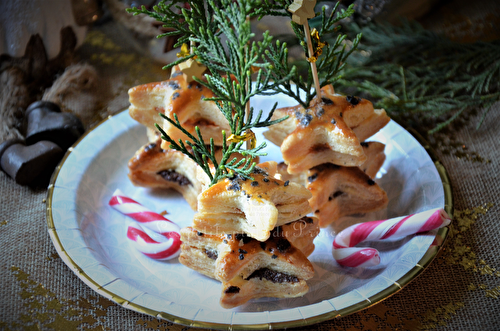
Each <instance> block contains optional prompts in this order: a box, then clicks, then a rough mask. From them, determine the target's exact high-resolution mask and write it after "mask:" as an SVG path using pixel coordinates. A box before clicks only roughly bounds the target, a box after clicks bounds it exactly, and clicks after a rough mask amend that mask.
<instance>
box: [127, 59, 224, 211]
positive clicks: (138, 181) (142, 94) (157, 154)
mask: <svg viewBox="0 0 500 331" xmlns="http://www.w3.org/2000/svg"><path fill="white" fill-rule="evenodd" d="M176 69H178V68H174V70H173V72H172V75H171V78H170V79H169V80H167V81H163V82H157V83H150V84H145V85H139V86H136V87H133V88H131V89H130V90H129V101H130V104H131V106H130V108H129V113H130V116H131V117H132V118H133V119H135V120H136V121H138V122H139V123H141V124H143V125H145V126H146V127H147V128H148V140H149V143H148V144H147V145H145V146H143V147H142V148H140V149H139V150H138V151H137V152H136V154H135V156H134V157H133V158H132V159H131V160H130V162H129V165H128V166H129V178H130V180H131V181H132V183H133V184H134V185H136V186H140V187H151V188H166V189H167V188H171V189H174V190H176V191H178V192H180V193H181V194H182V195H183V196H184V198H185V199H186V201H187V202H188V203H189V205H190V206H191V208H192V209H193V210H196V209H197V196H198V194H200V193H201V189H202V187H201V184H200V182H199V181H198V180H197V174H196V169H197V167H198V166H197V164H196V163H195V162H194V161H193V160H192V159H190V158H189V157H188V156H187V155H185V154H183V153H182V152H180V151H177V150H174V149H170V147H169V143H168V142H166V141H164V140H162V139H161V138H160V137H159V136H158V134H156V132H157V130H156V128H155V123H158V124H160V123H161V124H162V128H163V130H164V131H165V132H166V133H167V134H168V135H169V136H170V137H171V138H172V139H174V140H175V141H178V140H179V139H181V140H182V141H184V140H186V139H188V137H187V135H186V134H184V133H183V132H182V131H180V130H178V129H177V128H176V127H174V126H173V125H172V124H171V123H170V122H168V121H167V120H165V119H163V118H162V117H161V116H160V115H159V113H163V114H165V115H166V116H167V117H169V118H170V119H172V120H174V114H176V116H177V119H178V120H179V123H180V124H181V125H182V127H183V128H184V129H185V130H186V131H188V132H189V133H190V134H192V135H196V131H195V127H196V126H198V127H199V129H200V132H201V134H202V136H204V137H207V139H208V138H212V139H213V140H214V145H215V146H216V148H220V146H222V134H221V132H222V130H226V131H227V132H230V131H231V129H230V128H229V124H228V122H227V120H226V118H225V117H224V116H223V115H222V113H221V112H220V111H219V109H218V108H217V106H216V105H215V103H213V102H207V101H204V100H203V99H204V98H211V97H214V95H213V93H212V91H210V90H208V89H207V88H205V87H203V86H202V85H201V84H199V83H197V82H191V83H187V82H186V79H185V78H184V75H182V73H181V72H180V71H176ZM219 157H220V156H219Z"/></svg>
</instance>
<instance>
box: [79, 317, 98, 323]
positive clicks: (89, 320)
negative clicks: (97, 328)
mask: <svg viewBox="0 0 500 331" xmlns="http://www.w3.org/2000/svg"><path fill="white" fill-rule="evenodd" d="M96 322H98V320H96V319H95V318H94V316H92V315H85V316H83V318H82V323H87V324H88V325H92V324H94V323H96Z"/></svg>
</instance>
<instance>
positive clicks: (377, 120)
mask: <svg viewBox="0 0 500 331" xmlns="http://www.w3.org/2000/svg"><path fill="white" fill-rule="evenodd" d="M390 120H391V118H390V117H389V116H387V114H386V112H385V110H384V109H375V110H374V111H373V114H372V115H370V116H369V117H368V118H366V119H365V120H364V121H363V122H361V123H359V124H358V125H355V126H352V127H351V129H352V131H353V132H354V134H355V135H356V137H358V139H359V141H365V140H366V139H368V138H370V137H371V136H373V135H374V134H375V133H377V132H379V131H380V129H382V128H383V127H384V126H386V125H387V123H389V122H390Z"/></svg>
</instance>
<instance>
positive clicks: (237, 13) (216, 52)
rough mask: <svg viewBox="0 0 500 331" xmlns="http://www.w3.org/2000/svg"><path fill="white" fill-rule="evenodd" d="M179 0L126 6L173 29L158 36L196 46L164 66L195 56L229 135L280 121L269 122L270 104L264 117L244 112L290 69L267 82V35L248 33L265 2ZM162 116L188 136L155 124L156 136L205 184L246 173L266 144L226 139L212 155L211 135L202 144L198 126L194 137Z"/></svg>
mask: <svg viewBox="0 0 500 331" xmlns="http://www.w3.org/2000/svg"><path fill="white" fill-rule="evenodd" d="M183 3H184V2H180V1H176V0H174V1H162V2H161V3H160V4H158V5H157V6H155V7H154V8H153V11H149V10H147V9H146V8H145V7H144V6H143V7H142V8H140V9H139V8H130V9H128V11H129V12H131V13H133V14H134V15H138V14H147V15H149V16H151V17H154V18H155V19H157V20H159V21H161V22H162V23H163V24H164V26H165V27H170V28H173V29H174V31H172V32H168V33H166V34H163V35H160V37H161V36H173V35H179V36H180V38H179V42H178V44H177V45H180V44H182V43H187V42H190V43H194V45H196V46H195V47H194V48H193V53H192V54H191V55H188V56H185V57H183V58H180V59H179V60H178V61H176V62H174V63H171V64H169V65H167V66H166V68H171V67H173V66H175V65H177V64H179V63H181V62H183V61H186V60H187V59H189V58H192V57H194V56H196V60H197V61H199V62H200V63H201V64H203V65H205V66H206V67H207V68H208V70H209V72H210V73H209V74H206V75H205V78H206V80H200V79H196V81H197V82H199V83H200V84H202V85H204V86H205V87H207V88H209V89H210V90H212V91H213V92H214V94H215V97H214V98H207V99H206V100H207V101H214V102H215V104H216V105H217V106H218V107H219V110H220V111H221V112H222V113H223V114H224V116H225V118H226V119H227V120H228V122H229V126H230V127H231V133H232V134H234V135H237V136H241V135H243V134H244V132H245V131H246V130H251V129H252V128H257V127H267V126H270V125H273V124H275V123H278V122H280V121H282V120H284V119H285V118H283V119H280V120H274V121H271V117H272V115H273V112H274V109H276V105H274V107H273V108H272V109H271V111H270V113H269V116H267V117H266V118H265V119H264V118H262V110H259V111H258V112H257V115H256V116H255V117H254V109H253V108H250V111H249V112H248V114H246V113H245V112H246V104H247V103H248V102H249V100H250V98H251V97H253V96H255V95H258V94H261V93H262V91H264V90H268V89H272V88H273V87H274V86H276V85H278V84H281V83H283V82H284V81H288V80H289V79H290V76H291V75H292V74H293V70H292V71H291V72H290V73H287V74H286V75H283V76H282V77H279V78H278V79H275V80H274V81H271V79H270V78H271V76H272V75H271V69H272V66H271V65H270V64H269V62H266V61H265V55H264V54H265V51H266V50H267V49H268V48H270V47H272V44H273V42H272V37H271V36H270V35H269V33H268V32H266V33H264V34H263V36H262V40H261V41H259V42H256V41H254V40H253V38H254V34H253V33H252V32H251V29H250V28H251V26H250V21H249V20H248V17H252V16H256V15H257V16H258V15H264V14H266V13H267V12H266V10H265V8H266V7H265V6H261V5H259V3H257V2H255V1H250V0H247V1H238V2H233V1H230V0H220V1H217V2H216V1H214V0H208V1H206V2H205V1H200V0H191V1H189V5H190V8H191V9H189V10H188V9H185V8H182V7H181V4H183ZM269 8H270V9H269V10H275V9H273V8H274V5H269ZM178 12H180V14H179V13H178ZM222 35H224V36H225V37H226V38H227V42H226V43H223V41H222V40H221V36H222ZM278 44H279V42H278ZM255 70H257V72H256V78H255V80H254V84H252V80H251V76H252V74H254V71H255ZM273 78H276V77H273ZM163 117H164V118H165V119H166V120H168V121H169V122H170V123H172V125H174V126H175V127H177V128H178V129H179V130H181V131H182V132H183V133H185V134H186V135H187V136H188V137H189V139H190V140H191V141H186V142H185V143H184V142H183V141H181V140H179V141H174V140H173V139H171V138H170V137H169V136H168V135H167V134H166V133H165V132H164V131H163V130H161V128H160V127H159V126H157V128H158V129H159V130H160V131H161V133H162V135H163V136H162V138H163V139H165V140H167V141H168V142H170V144H171V148H174V149H176V150H179V151H181V152H183V153H184V154H186V155H188V156H189V157H190V158H191V159H193V160H194V161H195V162H196V163H198V164H199V165H200V166H201V167H202V169H203V170H204V171H205V173H206V174H207V175H208V176H209V178H210V180H211V185H213V184H215V183H217V181H218V180H220V179H221V178H224V177H228V176H232V175H233V173H237V174H238V175H240V176H242V177H246V178H250V177H249V176H250V173H251V171H252V170H253V168H254V166H255V163H254V162H251V160H252V159H253V158H255V157H256V156H259V155H265V153H262V152H261V151H262V149H263V148H264V147H265V146H266V144H265V143H262V144H260V145H259V146H257V147H256V148H253V149H243V148H242V144H243V142H240V143H234V142H232V143H230V144H228V145H226V144H224V145H223V146H222V153H223V156H222V159H221V160H217V159H216V158H215V150H214V145H213V139H212V138H210V142H209V146H208V147H207V146H206V145H207V142H206V141H205V139H204V138H203V137H202V135H201V134H200V131H199V130H198V129H196V131H197V135H196V136H194V135H191V134H189V133H188V132H187V131H186V130H185V129H184V128H182V126H181V124H180V123H179V121H178V120H177V118H176V117H175V119H174V120H172V119H169V118H166V117H165V116H163ZM222 135H223V140H224V141H225V140H226V134H225V132H222ZM186 144H187V146H186ZM188 147H189V148H188ZM233 153H240V154H242V155H243V156H245V157H246V160H243V161H240V162H236V158H232V159H231V154H233ZM210 163H211V164H213V165H214V166H215V173H214V174H212V173H211V171H210V169H211V168H210Z"/></svg>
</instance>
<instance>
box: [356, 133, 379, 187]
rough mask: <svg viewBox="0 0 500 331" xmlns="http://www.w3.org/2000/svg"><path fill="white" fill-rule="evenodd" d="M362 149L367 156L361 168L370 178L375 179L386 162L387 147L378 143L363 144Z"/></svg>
mask: <svg viewBox="0 0 500 331" xmlns="http://www.w3.org/2000/svg"><path fill="white" fill-rule="evenodd" d="M361 147H363V151H364V152H365V155H366V161H365V163H363V164H362V165H360V166H359V169H361V170H362V171H363V172H364V173H365V174H367V175H368V177H370V178H375V176H376V175H377V172H378V171H379V170H380V168H381V167H382V165H383V164H384V161H385V153H384V149H385V145H384V144H382V143H381V142H378V141H369V142H362V143H361Z"/></svg>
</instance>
